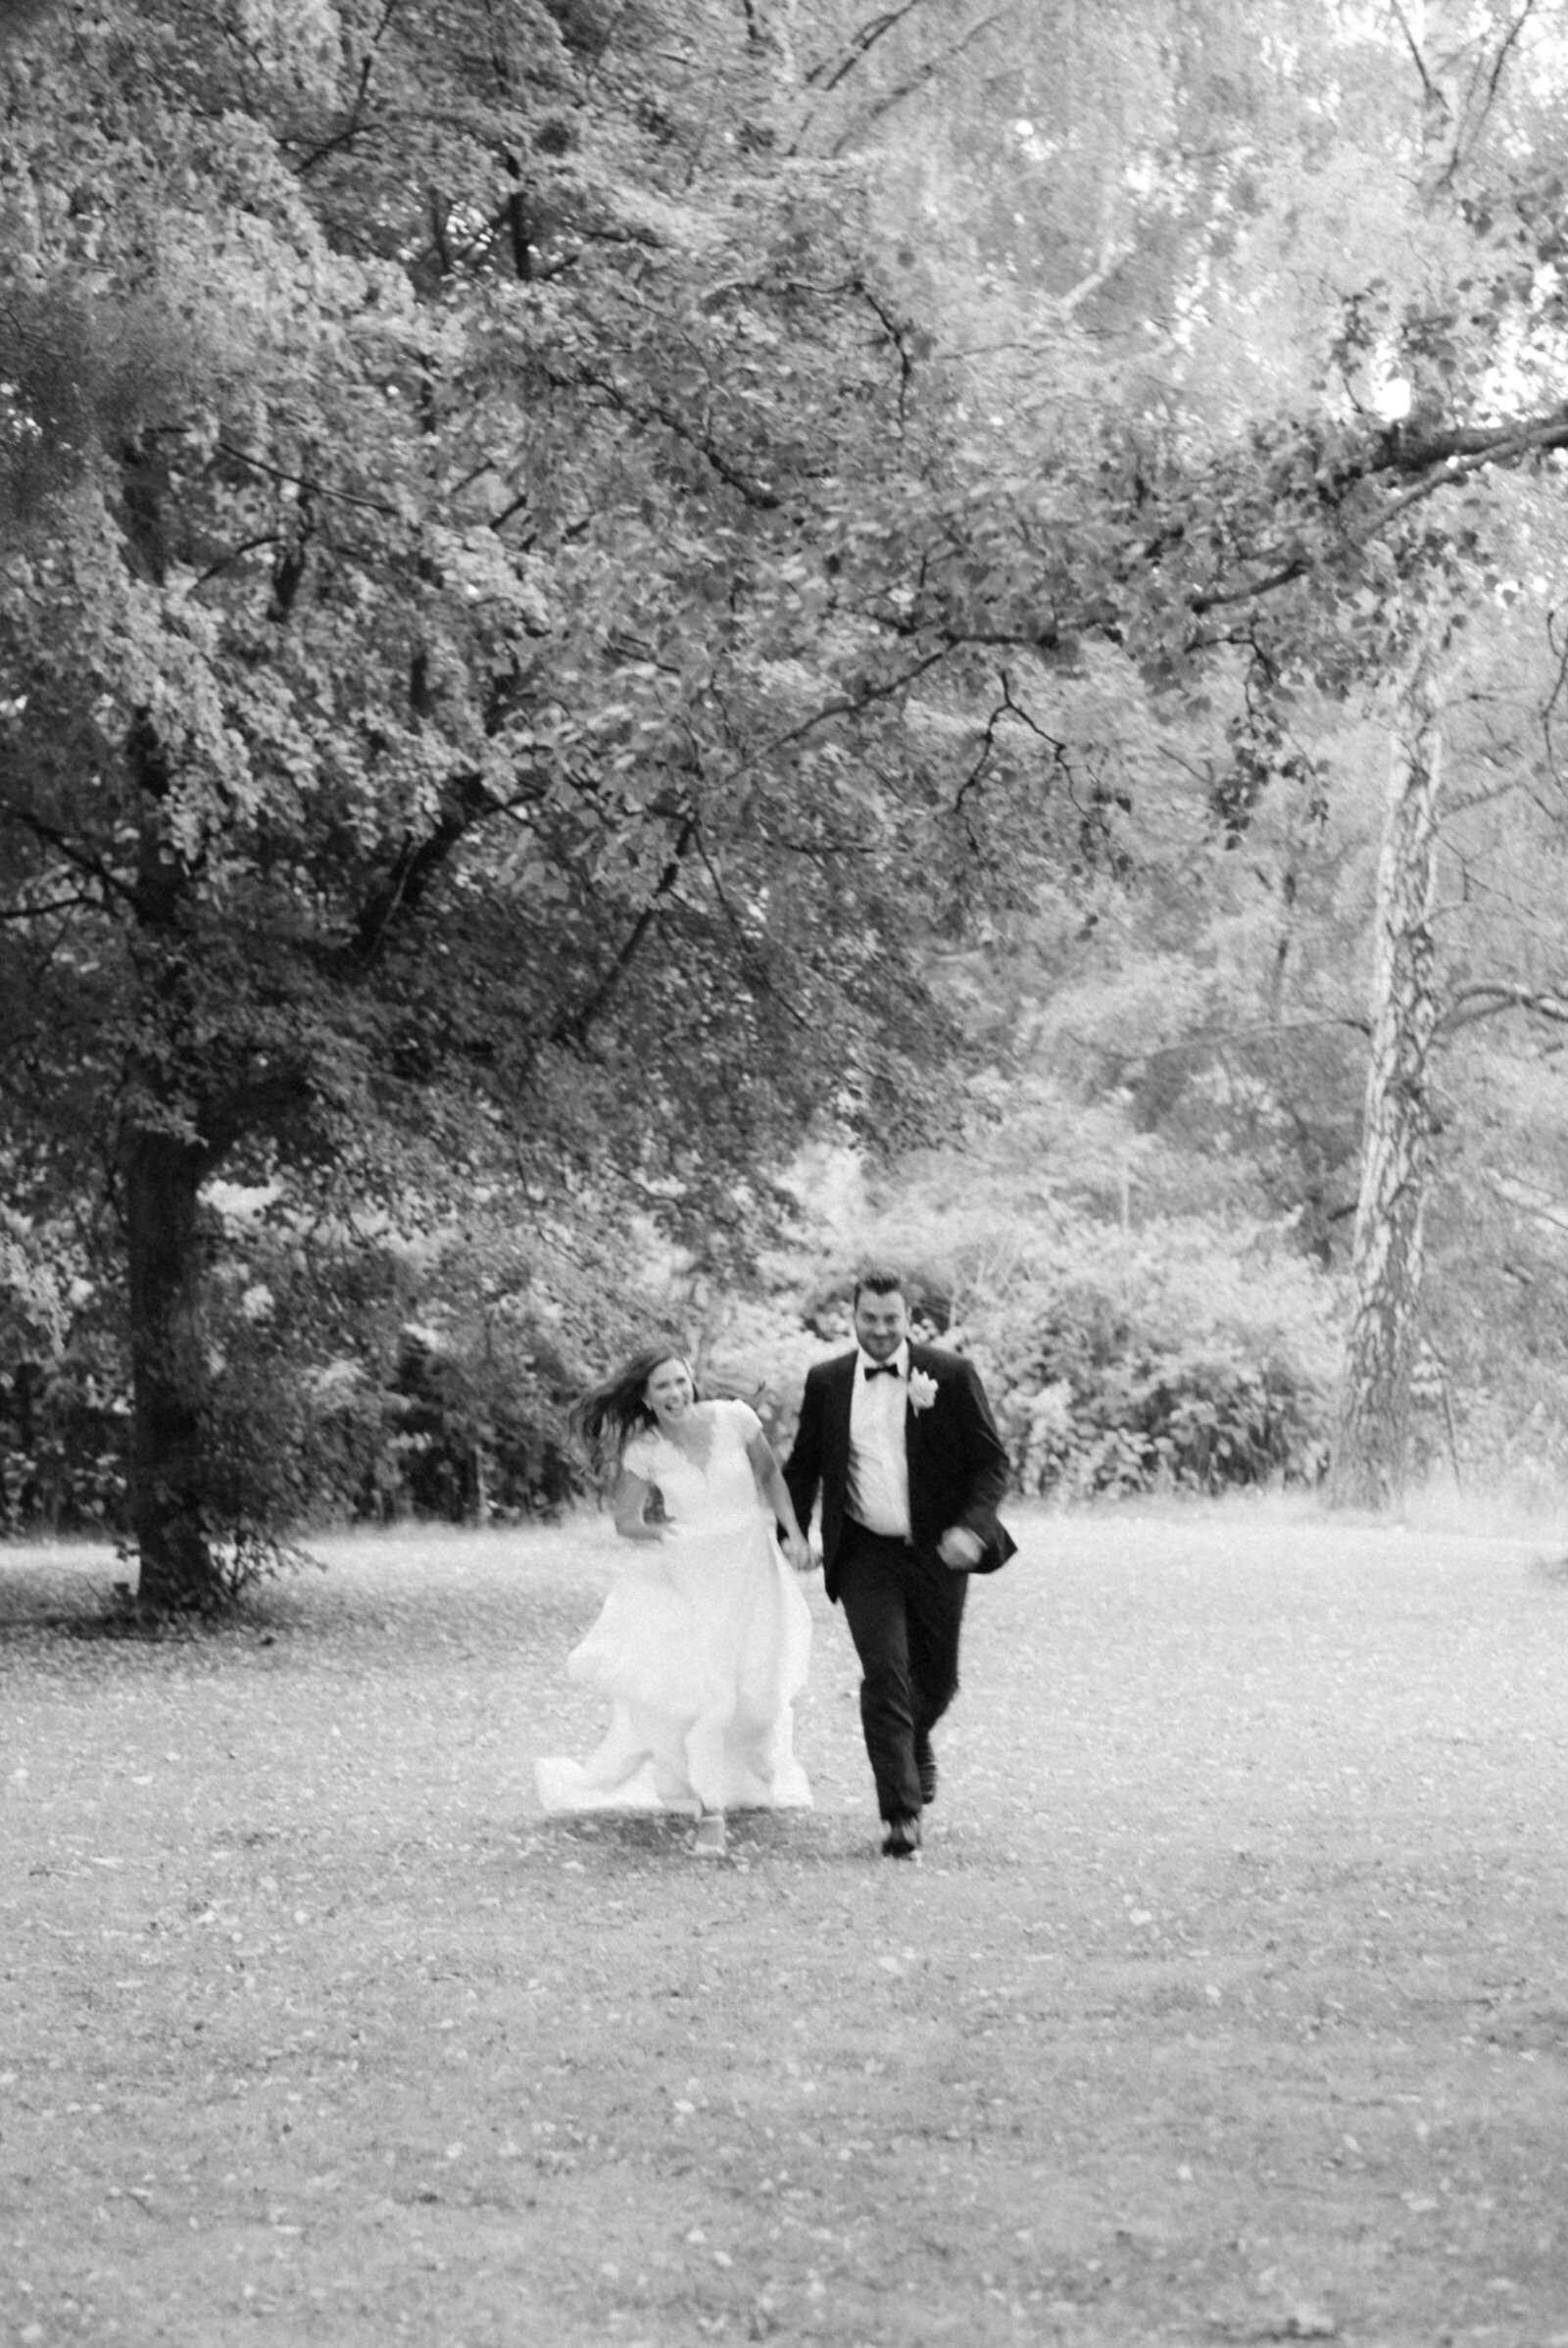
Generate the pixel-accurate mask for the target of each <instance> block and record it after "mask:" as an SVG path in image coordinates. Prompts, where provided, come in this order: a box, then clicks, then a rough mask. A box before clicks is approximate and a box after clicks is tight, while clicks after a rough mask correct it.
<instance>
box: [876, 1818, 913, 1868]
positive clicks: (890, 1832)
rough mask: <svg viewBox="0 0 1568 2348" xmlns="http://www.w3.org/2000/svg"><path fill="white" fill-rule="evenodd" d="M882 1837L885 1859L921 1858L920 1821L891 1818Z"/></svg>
mask: <svg viewBox="0 0 1568 2348" xmlns="http://www.w3.org/2000/svg"><path fill="white" fill-rule="evenodd" d="M885 1824H886V1832H885V1834H883V1836H882V1856H883V1858H884V1859H918V1857H919V1856H920V1821H919V1820H918V1819H917V1818H890V1819H888V1820H887V1821H886V1822H885Z"/></svg>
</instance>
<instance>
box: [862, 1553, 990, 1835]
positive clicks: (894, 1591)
mask: <svg viewBox="0 0 1568 2348" xmlns="http://www.w3.org/2000/svg"><path fill="white" fill-rule="evenodd" d="M968 1591H969V1577H968V1575H967V1574H956V1573H954V1572H953V1571H952V1569H951V1568H950V1567H948V1566H945V1565H944V1564H943V1563H942V1560H941V1558H940V1557H934V1556H930V1557H927V1556H921V1555H920V1554H918V1552H917V1551H916V1550H914V1549H913V1548H912V1547H911V1546H910V1544H909V1543H908V1542H907V1541H898V1540H895V1539H891V1538H890V1537H889V1536H888V1535H887V1534H885V1533H872V1532H870V1531H868V1530H867V1528H866V1527H865V1526H864V1525H858V1524H857V1523H856V1522H855V1520H854V1519H853V1517H852V1518H848V1519H847V1520H846V1522H845V1526H844V1532H843V1536H842V1540H841V1543H840V1547H839V1553H838V1597H839V1603H840V1605H842V1607H843V1608H844V1616H845V1620H846V1621H847V1622H848V1624H849V1626H850V1637H851V1638H852V1639H854V1641H855V1650H856V1653H857V1654H858V1656H859V1658H860V1672H861V1679H860V1725H861V1727H862V1729H863V1730H864V1732H865V1749H866V1752H867V1754H868V1756H869V1758H870V1762H871V1775H872V1776H873V1778H874V1779H875V1780H876V1799H877V1807H878V1809H879V1810H880V1811H881V1813H882V1816H883V1817H884V1818H918V1816H919V1815H920V1778H919V1772H918V1770H917V1769H916V1767H915V1758H914V1752H915V1742H916V1739H917V1738H918V1737H925V1736H927V1735H928V1734H929V1733H930V1731H931V1730H932V1728H934V1727H935V1725H936V1723H937V1722H938V1721H939V1720H940V1719H941V1718H942V1715H943V1713H944V1712H946V1710H947V1708H948V1706H949V1705H950V1704H951V1703H952V1701H953V1699H954V1697H955V1696H956V1694H957V1692H958V1631H959V1628H960V1626H961V1624H962V1622H963V1601H964V1599H965V1597H966V1596H967V1595H968Z"/></svg>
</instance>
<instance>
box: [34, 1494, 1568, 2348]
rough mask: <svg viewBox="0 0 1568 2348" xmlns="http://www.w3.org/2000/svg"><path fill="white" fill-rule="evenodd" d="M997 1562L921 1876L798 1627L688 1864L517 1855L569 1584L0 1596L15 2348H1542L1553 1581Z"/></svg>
mask: <svg viewBox="0 0 1568 2348" xmlns="http://www.w3.org/2000/svg"><path fill="white" fill-rule="evenodd" d="M1013 1521H1014V1523H1015V1527H1016V1529H1017V1530H1018V1532H1019V1533H1020V1535H1021V1538H1022V1554H1021V1555H1020V1556H1019V1558H1018V1559H1017V1560H1016V1562H1015V1563H1014V1564H1013V1565H1012V1566H1011V1567H1009V1569H1008V1570H1007V1572H1006V1573H1005V1574H1003V1575H1001V1576H998V1577H996V1578H994V1579H992V1580H990V1581H988V1582H986V1583H984V1584H981V1585H979V1586H977V1588H976V1590H975V1591H974V1596H973V1601H972V1605H971V1610H970V1617H969V1625H968V1629H967V1633H966V1641H965V1666H966V1670H965V1691H964V1693H963V1695H962V1696H960V1698H959V1701H958V1704H957V1706H956V1710H955V1712H954V1714H953V1715H952V1717H951V1722H950V1724H949V1725H948V1727H947V1728H946V1729H945V1731H944V1733H943V1735H942V1737H940V1738H939V1749H940V1752H941V1756H942V1761H943V1785H942V1794H941V1799H940V1802H939V1804H938V1806H937V1809H936V1810H935V1812H934V1813H933V1814H932V1821H931V1830H930V1834H929V1840H928V1856H927V1860H926V1863H925V1865H924V1866H923V1867H922V1868H920V1869H917V1870H916V1869H908V1868H904V1867H899V1866H894V1865H890V1864H889V1863H887V1862H885V1861H883V1860H881V1859H880V1858H878V1857H877V1856H876V1855H875V1836H874V1819H873V1816H872V1806H871V1803H870V1799H869V1785H868V1781H867V1776H866V1771H865V1765H864V1760H863V1756H862V1754H861V1752H860V1749H859V1741H858V1720H857V1713H856V1704H855V1689H854V1675H853V1670H852V1657H851V1653H850V1649H849V1642H848V1639H847V1637H846V1635H845V1632H844V1629H843V1625H842V1622H841V1621H840V1620H839V1618H838V1617H837V1616H836V1615H834V1614H833V1613H832V1612H831V1611H830V1610H829V1609H828V1608H827V1607H826V1606H825V1604H824V1602H823V1600H822V1597H821V1592H820V1589H819V1588H816V1589H815V1590H814V1592H813V1597H812V1604H813V1609H814V1611H815V1613H816V1616H817V1625H818V1629H817V1646H816V1656H815V1662H814V1668H813V1674H812V1682H811V1687H810V1690H809V1695H808V1698H807V1700H806V1702H805V1704H804V1705H803V1707H802V1710H801V1715H800V1730H799V1736H800V1744H801V1748H802V1750H803V1753H804V1755H805V1757H806V1759H807V1762H808V1765H809V1768H810V1770H811V1772H812V1776H813V1779H814V1782H815V1786H816V1793H817V1803H818V1807H817V1809H816V1810H815V1811H814V1813H812V1814H810V1815H809V1816H794V1817H788V1818H776V1819H774V1818H762V1819H753V1820H747V1821H742V1822H739V1824H738V1826H737V1828H736V1829H735V1830H734V1831H733V1832H732V1849H733V1850H734V1853H735V1855H734V1857H733V1858H732V1859H731V1860H730V1861H729V1862H727V1863H724V1864H721V1865H709V1864H700V1863H697V1862H694V1861H693V1860H691V1859H690V1858H688V1857H687V1856H686V1853H685V1847H684V1846H685V1842H686V1839H687V1831H686V1830H685V1829H683V1828H680V1827H677V1826H675V1825H673V1824H669V1825H666V1824H664V1823H663V1822H660V1821H642V1822H635V1823H634V1822H624V1823H622V1822H616V1821H610V1820H607V1821H601V1822H598V1823H597V1824H595V1825H583V1824H575V1825H574V1824H561V1823H548V1822H546V1821H544V1820H542V1819H541V1818H540V1817H539V1815H538V1814H537V1810H536V1806H535V1804H534V1800H533V1794H532V1786H531V1778H530V1764H531V1760H532V1757H533V1755H534V1754H535V1753H536V1752H538V1751H540V1750H541V1749H543V1750H553V1751H575V1752H582V1751H585V1750H586V1749H587V1747H588V1745H589V1744H590V1742H591V1741H592V1740H593V1738H594V1737H595V1736H596V1734H597V1730H598V1725H599V1724H598V1715H597V1710H596V1708H595V1707H594V1706H593V1705H592V1704H591V1703H589V1702H587V1701H586V1700H585V1699H584V1698H583V1697H582V1696H581V1694H580V1693H579V1691H577V1690H575V1689H572V1688H568V1687H567V1685H566V1683H565V1682H564V1679H563V1677H562V1673H561V1665H562V1660H563V1658H564V1654H565V1652H566V1649H567V1648H568V1646H569V1645H570V1644H571V1642H572V1640H573V1639H574V1638H575V1637H576V1635H577V1634H578V1632H579V1631H580V1629H581V1628H582V1627H584V1625H585V1624H586V1622H587V1620H588V1619H589V1618H590V1617H591V1615H592V1612H593V1611H594V1608H595V1605H596V1603H597V1598H598V1594H599V1592H600V1591H601V1590H603V1588H604V1587H605V1584H606V1579H607V1576H608V1572H609V1570H610V1568H611V1565H612V1563H613V1557H612V1554H611V1550H612V1544H611V1542H610V1541H609V1539H608V1536H607V1534H606V1532H605V1531H604V1530H602V1529H601V1528H599V1527H597V1526H593V1525H583V1526H578V1527H575V1528H569V1529H566V1530H564V1531H562V1532H550V1533H522V1534H517V1535H494V1536H474V1537H467V1538H465V1537H459V1536H443V1535H434V1534H428V1533H420V1534H415V1535H407V1536H398V1537H388V1538H386V1539H381V1540H370V1539H365V1540H354V1541H342V1542H332V1543H328V1544H325V1547H324V1551H323V1553H324V1554H325V1555H326V1556H327V1558H328V1561H329V1564H330V1571H329V1573H328V1574H327V1575H326V1576H324V1577H321V1578H317V1577H314V1576H312V1577H308V1578H306V1579H304V1580H303V1581H299V1582H296V1583H291V1584H289V1585H288V1586H286V1587H285V1588H283V1589H281V1590H279V1591H277V1592H276V1593H275V1594H274V1595H273V1596H272V1597H271V1599H270V1602H269V1605H268V1609H267V1612H266V1615H265V1618H263V1619H259V1620H253V1621H252V1622H250V1623H249V1624H247V1625H246V1626H245V1627H243V1628H241V1629H236V1630H230V1631H228V1632H226V1633H224V1634H222V1635H220V1636H216V1637H215V1636H203V1637H199V1638H196V1639H189V1640H171V1641H164V1642H158V1643H152V1644H147V1643H141V1642H132V1641H116V1640H108V1639H87V1638H82V1637H78V1636H74V1635H73V1626H76V1625H78V1624H79V1622H80V1618H81V1617H82V1614H83V1612H84V1610H85V1609H86V1608H87V1607H88V1606H89V1604H90V1602H91V1600H92V1598H93V1595H94V1592H95V1590H101V1589H102V1588H103V1587H104V1586H105V1585H106V1584H107V1582H108V1580H109V1579H110V1577H111V1572H112V1567H111V1564H110V1561H109V1560H108V1559H107V1557H104V1556H101V1555H100V1556H97V1557H94V1556H92V1555H90V1554H78V1553H76V1552H72V1551H64V1550H61V1551H40V1550H28V1551H11V1552H5V1553H3V1554H0V1786H3V1793H4V1798H3V1800H0V1975H3V1977H4V1979H3V2004H0V2341H3V2342H4V2343H5V2348H12V2344H13V2343H16V2344H23V2343H25V2344H27V2348H31V2344H32V2343H35V2342H36V2343H41V2344H44V2348H55V2343H64V2342H92V2343H97V2342H107V2341H111V2340H113V2341H120V2342H123V2343H126V2344H127V2348H144V2344H147V2348H151V2344H153V2343H158V2344H160V2348H162V2344H163V2343H169V2344H170V2348H226V2344H228V2343H239V2342H245V2343H255V2348H267V2344H268V2343H284V2342H287V2343H293V2342H296V2341H298V2342H311V2343H317V2342H319V2343H323V2344H325V2348H361V2344H364V2348H370V2344H371V2343H374V2344H375V2348H383V2344H384V2343H387V2342H395V2341H401V2340H409V2341H414V2342H417V2343H419V2344H420V2348H535V2344H538V2348H634V2344H635V2343H639V2342H640V2343H643V2344H644V2348H686V2344H688V2343H696V2342H700V2341H702V2340H704V2339H717V2340H726V2341H744V2340H774V2341H777V2342H779V2343H781V2344H787V2343H790V2342H794V2341H807V2340H809V2341H812V2342H825V2343H836V2344H838V2348H858V2344H860V2343H865V2344H870V2348H915V2344H918V2348H927V2344H932V2348H934V2344H935V2343H939V2342H941V2343H945V2342H948V2341H954V2342H957V2343H961V2348H993V2344H1000V2343H1004V2342H1005V2343H1015V2342H1034V2341H1042V2342H1044V2341H1051V2342H1055V2341H1063V2342H1075V2343H1081V2344H1082V2348H1110V2344H1112V2343H1114V2344H1116V2348H1125V2344H1129V2343H1142V2342H1146V2341H1147V2342H1154V2341H1160V2342H1165V2341H1172V2342H1207V2341H1254V2340H1280V2339H1293V2338H1294V2339H1302V2338H1312V2337H1321V2338H1329V2337H1338V2338H1339V2339H1341V2340H1342V2341H1345V2342H1349V2343H1356V2344H1359V2348H1440V2344H1441V2343H1446V2342H1455V2343H1456V2342H1460V2341H1472V2340H1473V2341H1478V2342H1479V2341H1486V2342H1491V2343H1495V2348H1547V2344H1548V2343H1552V2342H1556V2343H1558V2344H1559V2348H1562V2344H1568V2101H1565V2093H1564V2090H1565V2086H1568V1933H1565V1931H1564V1926H1565V1922H1568V1836H1565V1833H1564V1826H1565V1817H1564V1813H1565V1802H1564V1785H1565V1761H1568V1705H1565V1701H1564V1694H1565V1684H1568V1668H1565V1665H1568V1577H1565V1576H1564V1574H1563V1572H1562V1571H1561V1570H1560V1569H1559V1568H1558V1566H1557V1565H1556V1564H1555V1563H1554V1562H1553V1560H1554V1559H1555V1557H1556V1556H1557V1555H1558V1554H1559V1553H1560V1546H1561V1544H1560V1543H1554V1542H1553V1541H1551V1540H1550V1539H1549V1538H1548V1537H1547V1536H1546V1535H1544V1534H1543V1533H1540V1532H1539V1531H1538V1532H1534V1533H1532V1532H1530V1531H1528V1530H1527V1531H1525V1532H1524V1533H1521V1534H1515V1535H1514V1536H1511V1537H1507V1538H1489V1537H1486V1536H1484V1535H1482V1534H1481V1533H1478V1532H1477V1531H1475V1530H1474V1529H1473V1528H1466V1529H1465V1530H1463V1531H1460V1532H1450V1531H1445V1530H1443V1529H1442V1528H1441V1527H1434V1526H1429V1527H1427V1528H1426V1529H1424V1530H1420V1531H1411V1530H1403V1531H1401V1530H1395V1529H1390V1528H1382V1527H1378V1526H1374V1525H1360V1526H1357V1525H1347V1524H1345V1523H1343V1522H1339V1521H1333V1520H1326V1519H1323V1518H1321V1517H1319V1516H1318V1515H1317V1514H1316V1513H1315V1511H1313V1510H1312V1509H1310V1508H1306V1507H1302V1508H1300V1509H1298V1510H1295V1511H1283V1510H1274V1511H1271V1510H1268V1509H1257V1510H1248V1509H1240V1508H1235V1509H1224V1510H1222V1509H1213V1510H1206V1509H1204V1510H1191V1511H1182V1512H1174V1511H1173V1512H1169V1513H1163V1514H1162V1513H1160V1512H1158V1511H1148V1512H1139V1513H1136V1514H1107V1515H1094V1516H1086V1517H1083V1518H1080V1519H1065V1520H1063V1519H1057V1518H1053V1517H1050V1516H1047V1515H1045V1514H1043V1513H1032V1512H1030V1511H1028V1510H1024V1509H1019V1510H1017V1511H1015V1512H1014V1518H1013ZM48 1617H53V1618H54V1619H53V1621H52V1623H51V1622H50V1621H49V1620H47V1619H46V1618H48Z"/></svg>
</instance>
